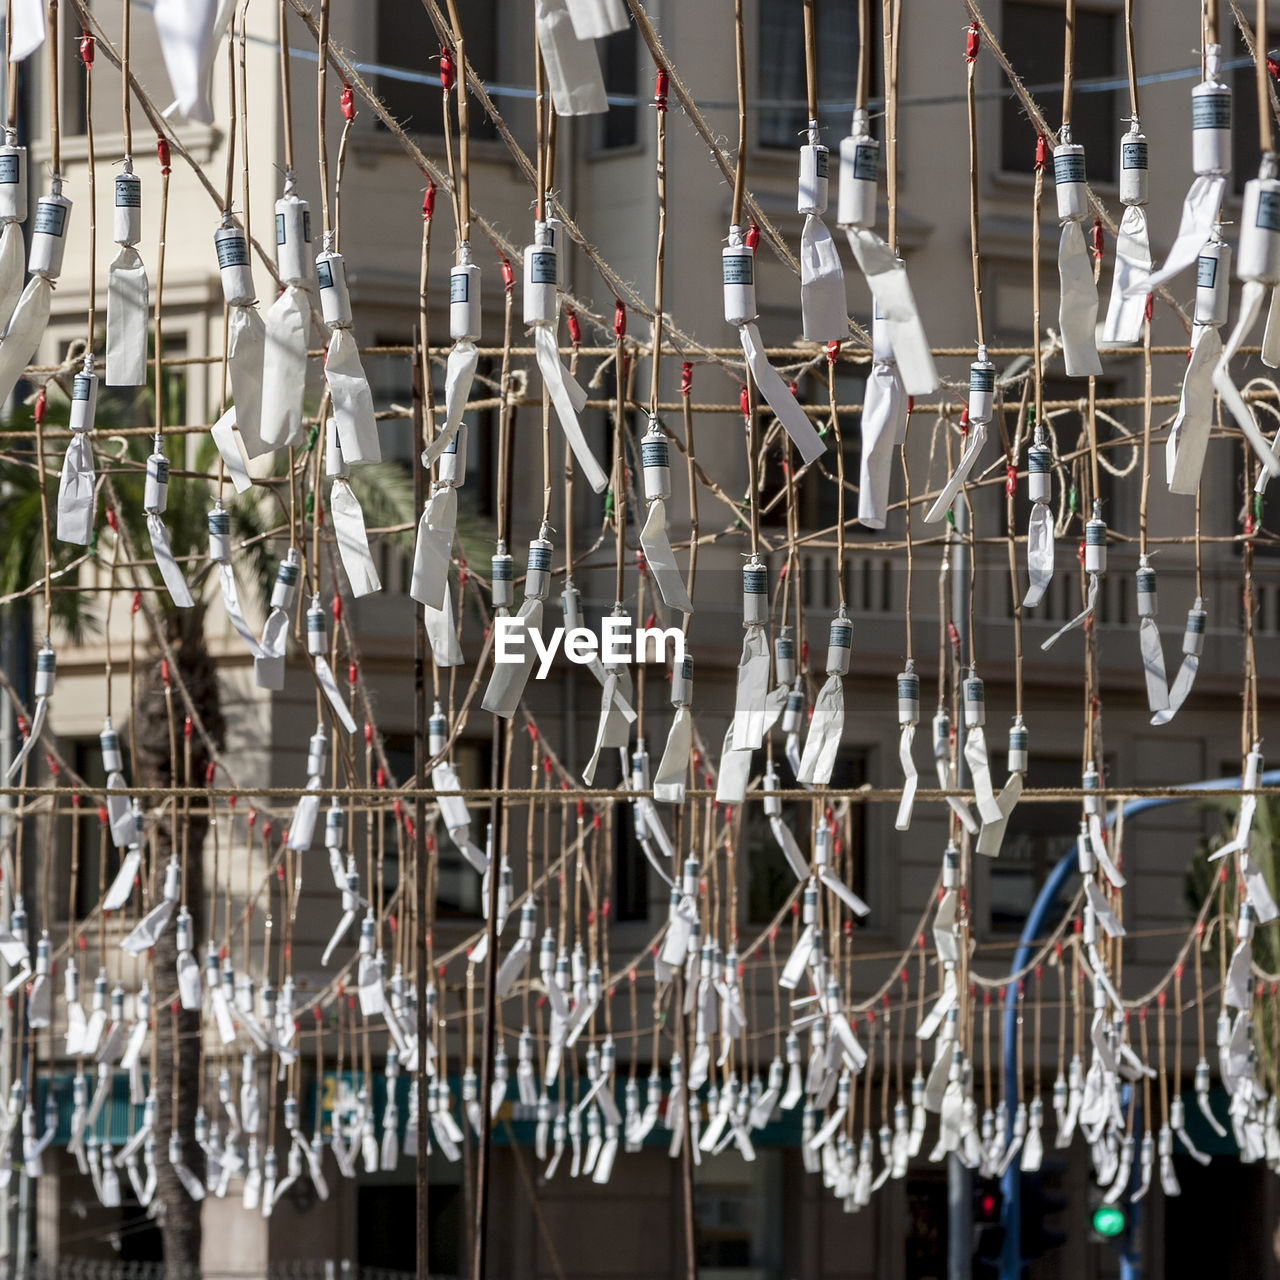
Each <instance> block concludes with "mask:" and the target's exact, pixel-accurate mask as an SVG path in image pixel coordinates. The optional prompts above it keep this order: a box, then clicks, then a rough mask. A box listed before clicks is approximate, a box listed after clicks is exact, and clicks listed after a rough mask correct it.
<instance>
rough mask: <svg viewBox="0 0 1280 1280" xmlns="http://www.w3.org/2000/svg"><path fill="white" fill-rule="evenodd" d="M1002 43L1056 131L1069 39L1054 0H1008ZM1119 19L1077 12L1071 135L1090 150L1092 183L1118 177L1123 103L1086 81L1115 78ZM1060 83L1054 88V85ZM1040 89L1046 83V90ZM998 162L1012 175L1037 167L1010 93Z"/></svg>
mask: <svg viewBox="0 0 1280 1280" xmlns="http://www.w3.org/2000/svg"><path fill="white" fill-rule="evenodd" d="M1002 14H1003V28H1002V31H1001V40H1002V43H1003V45H1004V51H1005V53H1006V54H1007V55H1008V57H1009V61H1010V62H1011V63H1012V64H1013V65H1014V66H1015V67H1016V68H1017V69H1018V72H1019V74H1020V75H1021V76H1022V81H1023V83H1024V84H1025V85H1026V86H1027V88H1028V90H1029V91H1030V92H1031V95H1032V97H1033V98H1035V100H1036V102H1037V103H1039V105H1040V109H1041V110H1042V111H1043V112H1044V116H1045V119H1046V120H1047V121H1048V122H1049V125H1050V127H1051V128H1054V129H1056V128H1057V127H1058V126H1059V125H1060V124H1061V123H1062V89H1061V87H1060V86H1061V84H1062V57H1063V48H1064V44H1065V39H1064V37H1065V29H1064V26H1063V13H1062V9H1061V8H1060V7H1058V6H1054V5H1040V4H1028V3H1020V2H1019V0H1005V4H1004V6H1003V10H1002ZM1118 39H1119V24H1118V23H1117V20H1116V16H1115V14H1113V13H1099V12H1093V11H1090V10H1080V11H1078V12H1077V13H1076V44H1075V49H1076V68H1075V73H1076V91H1075V93H1074V95H1073V97H1072V101H1071V138H1072V141H1073V142H1078V143H1079V144H1080V145H1081V146H1082V147H1084V149H1085V163H1086V165H1087V172H1088V175H1089V178H1090V180H1092V181H1094V182H1114V181H1115V180H1116V136H1117V134H1118V133H1119V132H1120V131H1121V129H1122V126H1121V123H1120V116H1121V103H1120V98H1119V94H1118V93H1117V91H1115V90H1111V89H1108V90H1105V91H1102V92H1097V91H1094V90H1093V89H1091V88H1090V87H1089V86H1088V85H1086V84H1082V83H1081V82H1082V81H1087V80H1091V79H1101V78H1104V77H1106V76H1111V75H1115V73H1116V67H1117V54H1118V49H1117V41H1118ZM1055 84H1056V85H1058V86H1059V88H1058V89H1057V90H1054V89H1053V88H1051V87H1050V86H1053V85H1055ZM1042 86H1043V87H1042ZM1000 137H1001V147H1000V156H1001V167H1002V168H1003V169H1005V170H1006V171H1007V172H1010V173H1031V172H1032V171H1033V170H1034V168H1035V156H1036V134H1035V129H1034V128H1033V127H1032V125H1031V121H1030V120H1028V119H1027V116H1026V113H1025V112H1024V111H1023V109H1022V103H1021V102H1020V101H1019V100H1018V98H1017V96H1016V95H1015V94H1014V92H1013V90H1012V89H1010V90H1009V92H1008V96H1007V97H1006V98H1005V100H1004V106H1003V110H1002V117H1001V130H1000Z"/></svg>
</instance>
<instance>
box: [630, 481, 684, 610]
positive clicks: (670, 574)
mask: <svg viewBox="0 0 1280 1280" xmlns="http://www.w3.org/2000/svg"><path fill="white" fill-rule="evenodd" d="M640 548H641V550H642V551H643V552H644V558H645V563H646V564H647V566H648V568H649V572H650V574H651V575H652V577H653V580H654V582H656V583H657V586H658V591H659V592H660V593H661V595H662V600H663V603H664V604H665V605H666V606H667V608H669V609H675V610H677V611H678V612H680V613H692V612H693V601H691V600H690V599H689V593H688V591H686V590H685V586H684V579H683V578H682V577H681V576H680V566H679V565H678V564H676V557H675V552H674V551H672V550H671V541H670V539H669V538H668V537H667V509H666V504H665V503H664V502H663V501H662V499H661V498H657V499H655V500H654V501H653V502H651V503H650V504H649V514H648V516H646V518H645V522H644V528H643V529H641V530H640Z"/></svg>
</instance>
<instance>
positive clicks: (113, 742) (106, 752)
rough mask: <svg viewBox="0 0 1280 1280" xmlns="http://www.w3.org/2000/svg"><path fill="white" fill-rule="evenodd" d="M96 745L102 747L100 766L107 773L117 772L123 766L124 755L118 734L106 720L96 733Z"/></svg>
mask: <svg viewBox="0 0 1280 1280" xmlns="http://www.w3.org/2000/svg"><path fill="white" fill-rule="evenodd" d="M98 745H99V746H100V747H101V748H102V767H103V768H104V769H105V770H106V771H107V772H108V773H119V772H120V771H121V770H122V769H123V768H124V755H123V753H122V752H121V750H120V735H119V734H118V733H117V732H116V731H115V730H114V729H113V728H112V727H111V722H110V721H108V722H107V723H106V724H105V725H104V726H103V729H102V732H101V733H100V734H98Z"/></svg>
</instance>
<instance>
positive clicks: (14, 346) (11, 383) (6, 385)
mask: <svg viewBox="0 0 1280 1280" xmlns="http://www.w3.org/2000/svg"><path fill="white" fill-rule="evenodd" d="M70 218H71V201H70V200H68V199H67V197H66V196H64V195H63V194H62V178H61V176H60V175H58V174H56V173H55V174H54V175H53V177H52V178H51V179H50V181H49V194H48V195H47V196H41V197H40V199H39V200H37V201H36V217H35V223H34V225H33V226H32V228H31V249H30V252H29V254H28V258H27V270H28V271H30V273H31V279H30V280H28V281H27V287H26V288H25V289H24V290H23V291H22V296H21V297H20V298H19V299H18V303H17V306H15V307H14V309H13V315H12V316H10V318H9V324H8V327H7V328H6V329H5V332H4V337H3V338H0V401H3V400H7V399H8V398H9V397H10V396H11V395H12V394H13V389H14V387H16V386H17V385H18V379H19V378H21V377H22V375H23V373H24V372H25V371H26V368H27V365H28V364H30V363H31V360H32V359H33V357H34V356H35V354H36V351H37V350H38V349H39V346H40V342H41V340H42V339H43V338H44V331H45V329H46V328H47V327H48V325H49V308H50V306H51V305H52V301H53V286H54V282H55V281H56V280H57V279H58V277H59V276H60V275H61V274H62V259H63V256H64V254H65V253H66V249H67V223H68V222H69V221H70Z"/></svg>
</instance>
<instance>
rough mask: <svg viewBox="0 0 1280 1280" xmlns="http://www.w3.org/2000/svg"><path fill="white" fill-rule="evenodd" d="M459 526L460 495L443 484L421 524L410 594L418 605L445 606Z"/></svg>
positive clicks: (435, 494) (415, 551) (424, 509)
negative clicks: (446, 590)
mask: <svg viewBox="0 0 1280 1280" xmlns="http://www.w3.org/2000/svg"><path fill="white" fill-rule="evenodd" d="M457 526H458V491H457V490H456V489H455V488H454V487H453V486H452V485H448V484H442V485H440V486H439V487H438V488H437V489H436V491H435V492H434V493H433V494H432V495H431V497H430V499H428V501H427V505H426V506H425V507H424V508H423V511H422V517H421V519H420V520H419V521H418V536H417V539H416V541H415V544H414V550H413V573H412V576H411V578H410V582H409V594H410V595H411V596H412V597H413V598H414V599H415V600H416V601H418V603H419V604H429V605H430V606H431V607H432V608H433V609H440V608H443V606H444V593H445V587H446V586H447V585H448V582H449V567H450V565H451V563H452V555H453V539H454V534H455V532H456V530H457Z"/></svg>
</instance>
